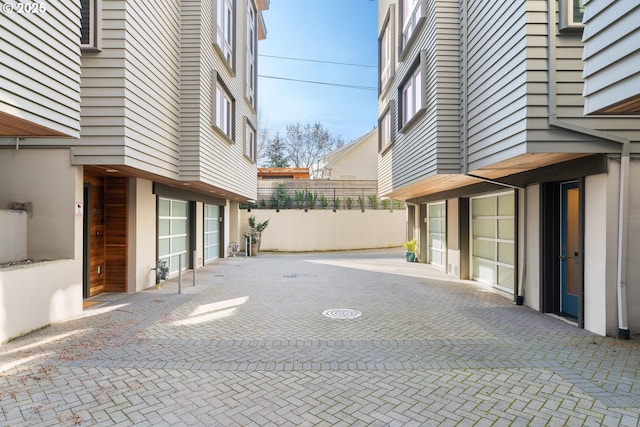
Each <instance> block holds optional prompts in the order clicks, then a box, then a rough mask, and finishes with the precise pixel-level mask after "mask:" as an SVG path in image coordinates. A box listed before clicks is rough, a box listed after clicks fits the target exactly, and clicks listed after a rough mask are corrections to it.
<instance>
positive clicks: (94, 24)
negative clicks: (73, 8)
mask: <svg viewBox="0 0 640 427" xmlns="http://www.w3.org/2000/svg"><path fill="white" fill-rule="evenodd" d="M80 47H83V48H94V49H95V48H97V47H98V0H80Z"/></svg>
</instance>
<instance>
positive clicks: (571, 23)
mask: <svg viewBox="0 0 640 427" xmlns="http://www.w3.org/2000/svg"><path fill="white" fill-rule="evenodd" d="M559 4H560V10H559V15H560V23H559V27H560V29H561V30H565V29H580V28H582V27H583V25H582V18H583V16H584V4H583V0H560V3H559Z"/></svg>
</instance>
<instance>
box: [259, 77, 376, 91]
mask: <svg viewBox="0 0 640 427" xmlns="http://www.w3.org/2000/svg"><path fill="white" fill-rule="evenodd" d="M258 77H262V78H264V79H274V80H286V81H290V82H300V83H312V84H316V85H325V86H337V87H346V88H349V89H359V90H372V91H377V90H378V88H377V87H373V86H357V85H347V84H340V83H328V82H318V81H313V80H299V79H289V78H286V77H276V76H264V75H260V74H259V75H258Z"/></svg>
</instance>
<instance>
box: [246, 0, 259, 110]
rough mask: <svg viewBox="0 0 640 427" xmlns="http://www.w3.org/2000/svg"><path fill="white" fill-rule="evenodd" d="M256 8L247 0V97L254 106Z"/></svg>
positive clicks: (250, 0) (256, 39)
mask: <svg viewBox="0 0 640 427" xmlns="http://www.w3.org/2000/svg"><path fill="white" fill-rule="evenodd" d="M257 22H258V21H257V19H256V9H255V7H254V6H253V1H252V0H247V99H248V100H249V103H250V104H251V106H252V107H254V108H255V106H256V95H255V93H256V81H257V78H258V76H257V73H256V45H257V41H258V38H257V35H256V34H257V31H256V30H257Z"/></svg>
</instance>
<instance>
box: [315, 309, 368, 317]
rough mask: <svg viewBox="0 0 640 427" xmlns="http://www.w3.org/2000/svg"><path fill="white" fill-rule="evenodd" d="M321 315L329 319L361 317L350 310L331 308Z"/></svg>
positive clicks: (360, 314) (358, 313) (356, 311)
mask: <svg viewBox="0 0 640 427" xmlns="http://www.w3.org/2000/svg"><path fill="white" fill-rule="evenodd" d="M322 315H323V316H327V317H329V318H331V319H355V318H356V317H360V316H362V313H361V312H359V311H358V310H353V309H350V308H332V309H329V310H325V311H323V312H322Z"/></svg>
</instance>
